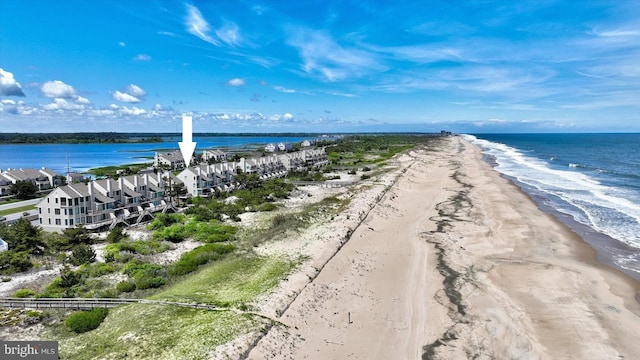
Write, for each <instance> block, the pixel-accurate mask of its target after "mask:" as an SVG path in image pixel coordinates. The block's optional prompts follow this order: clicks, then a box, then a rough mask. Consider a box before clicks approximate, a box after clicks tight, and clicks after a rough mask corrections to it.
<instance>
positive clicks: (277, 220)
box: [271, 214, 287, 227]
mask: <svg viewBox="0 0 640 360" xmlns="http://www.w3.org/2000/svg"><path fill="white" fill-rule="evenodd" d="M286 222H287V217H286V216H285V215H282V214H278V215H276V216H274V217H273V219H272V220H271V224H272V225H273V227H278V226H280V225H282V224H285V223H286Z"/></svg>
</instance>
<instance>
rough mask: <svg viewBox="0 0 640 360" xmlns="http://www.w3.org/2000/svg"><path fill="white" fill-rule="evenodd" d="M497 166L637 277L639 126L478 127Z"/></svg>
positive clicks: (604, 257) (475, 138) (477, 138)
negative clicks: (611, 130)
mask: <svg viewBox="0 0 640 360" xmlns="http://www.w3.org/2000/svg"><path fill="white" fill-rule="evenodd" d="M465 138H466V139H467V140H469V141H470V142H472V143H474V144H476V145H478V146H480V147H481V148H482V150H483V153H484V154H485V156H486V158H487V160H489V161H490V162H491V163H492V164H494V165H495V169H496V170H497V171H499V172H500V173H502V174H503V175H505V176H506V177H508V178H510V179H511V180H513V181H514V182H515V183H516V184H517V185H519V186H520V187H521V188H522V190H523V191H525V192H526V193H528V194H529V195H530V196H531V197H532V198H533V199H534V200H536V201H537V202H538V204H539V205H540V207H541V208H542V209H543V210H545V211H548V212H550V213H552V214H554V215H556V216H557V217H558V218H559V219H560V220H562V221H563V222H565V223H566V224H567V225H569V226H570V227H571V228H572V229H573V230H574V231H575V232H576V233H578V235H580V236H581V237H582V238H583V239H584V240H585V241H587V242H588V243H589V244H591V245H592V246H593V247H594V248H595V249H596V250H597V252H598V258H599V259H600V260H601V261H602V262H604V263H607V264H609V265H612V266H614V267H616V268H618V269H620V270H623V271H624V272H626V273H627V274H629V275H631V276H632V277H634V278H635V279H637V280H639V281H640V134H478V135H465Z"/></svg>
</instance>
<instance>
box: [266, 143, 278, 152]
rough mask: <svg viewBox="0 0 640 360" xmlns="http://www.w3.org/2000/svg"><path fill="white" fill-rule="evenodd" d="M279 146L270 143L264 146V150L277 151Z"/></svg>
mask: <svg viewBox="0 0 640 360" xmlns="http://www.w3.org/2000/svg"><path fill="white" fill-rule="evenodd" d="M277 148H278V147H277V146H276V144H273V143H269V144H267V145H265V146H264V151H265V152H275V151H276V149H277Z"/></svg>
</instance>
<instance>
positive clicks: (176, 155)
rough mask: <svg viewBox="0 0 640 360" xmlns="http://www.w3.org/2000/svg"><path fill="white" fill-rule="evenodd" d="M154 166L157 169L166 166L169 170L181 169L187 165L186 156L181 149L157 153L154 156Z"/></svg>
mask: <svg viewBox="0 0 640 360" xmlns="http://www.w3.org/2000/svg"><path fill="white" fill-rule="evenodd" d="M192 162H193V159H192ZM153 166H154V167H155V168H156V169H161V168H166V169H167V170H180V169H184V168H185V167H186V166H185V163H184V157H183V156H182V152H181V151H180V150H176V151H173V152H168V153H158V152H157V153H155V155H154V156H153Z"/></svg>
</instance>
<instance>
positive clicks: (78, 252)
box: [69, 244, 96, 266]
mask: <svg viewBox="0 0 640 360" xmlns="http://www.w3.org/2000/svg"><path fill="white" fill-rule="evenodd" d="M94 261H96V252H95V251H94V250H93V249H92V248H91V246H89V245H86V244H81V245H78V246H76V247H74V248H73V251H72V252H71V257H70V258H69V262H70V263H72V264H73V265H75V266H80V265H82V264H89V263H92V262H94Z"/></svg>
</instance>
